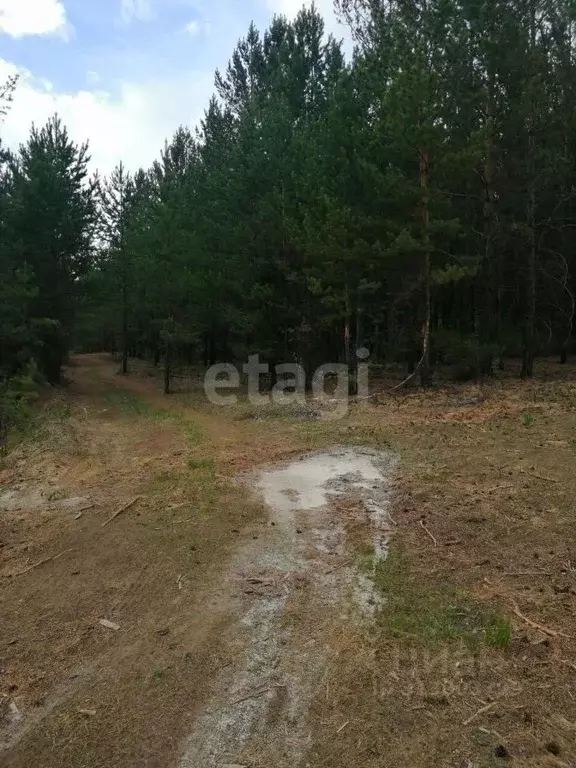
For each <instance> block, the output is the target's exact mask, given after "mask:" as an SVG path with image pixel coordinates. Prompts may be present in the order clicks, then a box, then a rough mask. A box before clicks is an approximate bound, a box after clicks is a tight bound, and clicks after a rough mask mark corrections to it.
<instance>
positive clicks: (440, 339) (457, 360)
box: [433, 331, 500, 381]
mask: <svg viewBox="0 0 576 768" xmlns="http://www.w3.org/2000/svg"><path fill="white" fill-rule="evenodd" d="M433 343H434V349H435V351H436V353H437V355H438V357H439V359H440V360H441V361H442V362H443V363H444V364H446V365H449V366H450V368H451V370H452V378H453V379H454V380H455V381H470V380H471V379H478V378H480V377H481V376H488V375H490V374H491V373H492V366H493V362H494V359H495V358H496V357H498V355H499V353H500V350H499V349H498V346H497V345H495V344H482V343H480V341H479V339H478V337H477V336H461V335H460V334H459V333H457V332H455V331H440V332H438V333H436V334H435V336H434V339H433Z"/></svg>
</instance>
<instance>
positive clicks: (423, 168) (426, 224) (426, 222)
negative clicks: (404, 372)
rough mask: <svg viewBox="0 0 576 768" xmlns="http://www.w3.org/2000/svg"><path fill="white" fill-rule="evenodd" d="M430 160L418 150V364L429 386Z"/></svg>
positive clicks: (423, 379) (425, 383)
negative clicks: (421, 319)
mask: <svg viewBox="0 0 576 768" xmlns="http://www.w3.org/2000/svg"><path fill="white" fill-rule="evenodd" d="M429 173H430V161H429V157H428V152H427V151H425V150H424V151H421V152H420V187H421V190H422V246H423V251H424V263H423V268H422V288H423V293H424V322H423V325H422V363H421V365H420V383H421V384H422V386H423V387H429V386H430V384H431V383H432V373H431V365H430V330H431V321H432V284H431V283H432V280H431V266H432V265H431V258H430V208H429V205H428V177H429Z"/></svg>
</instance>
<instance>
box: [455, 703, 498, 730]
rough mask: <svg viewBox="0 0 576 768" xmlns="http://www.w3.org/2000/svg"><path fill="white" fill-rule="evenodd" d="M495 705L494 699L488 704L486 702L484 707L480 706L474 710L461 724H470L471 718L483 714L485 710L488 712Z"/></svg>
mask: <svg viewBox="0 0 576 768" xmlns="http://www.w3.org/2000/svg"><path fill="white" fill-rule="evenodd" d="M495 706H496V702H495V701H493V702H491V703H490V704H486V705H485V706H484V707H481V708H480V709H479V710H478V711H477V712H474V714H473V715H470V717H469V718H468V719H467V720H464V722H463V723H462V725H470V723H471V722H472V721H473V720H475V719H476V718H477V717H480V715H483V714H485V713H486V712H489V711H490V710H491V709H492V708H493V707H495Z"/></svg>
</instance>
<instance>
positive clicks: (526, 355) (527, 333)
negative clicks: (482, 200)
mask: <svg viewBox="0 0 576 768" xmlns="http://www.w3.org/2000/svg"><path fill="white" fill-rule="evenodd" d="M535 49H536V10H535V0H532V1H531V3H530V59H531V65H530V66H531V78H530V90H531V95H530V115H529V125H528V162H527V169H528V202H527V206H526V224H527V226H528V231H529V232H530V239H529V248H528V258H527V263H526V287H525V296H524V302H525V307H524V345H523V346H524V348H523V354H522V378H523V379H529V378H532V376H533V375H534V326H535V323H536V137H535V127H536V126H535V122H536V105H535V103H534V78H535V72H534V56H535Z"/></svg>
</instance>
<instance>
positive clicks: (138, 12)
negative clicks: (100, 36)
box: [0, 0, 154, 23]
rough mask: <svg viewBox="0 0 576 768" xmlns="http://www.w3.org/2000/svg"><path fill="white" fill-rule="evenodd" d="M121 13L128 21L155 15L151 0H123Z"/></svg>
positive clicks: (147, 19) (145, 18) (145, 19)
mask: <svg viewBox="0 0 576 768" xmlns="http://www.w3.org/2000/svg"><path fill="white" fill-rule="evenodd" d="M0 1H1V0H0ZM120 13H121V14H122V20H123V21H125V22H126V23H129V22H130V21H132V19H137V20H138V21H150V19H152V18H153V16H154V14H153V11H152V2H151V0H121V4H120Z"/></svg>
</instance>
